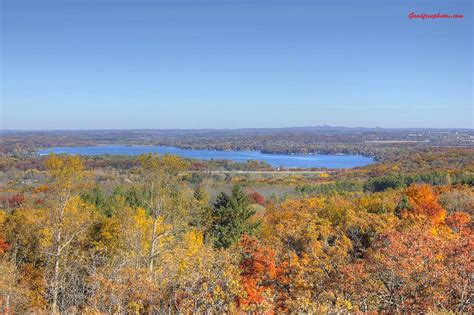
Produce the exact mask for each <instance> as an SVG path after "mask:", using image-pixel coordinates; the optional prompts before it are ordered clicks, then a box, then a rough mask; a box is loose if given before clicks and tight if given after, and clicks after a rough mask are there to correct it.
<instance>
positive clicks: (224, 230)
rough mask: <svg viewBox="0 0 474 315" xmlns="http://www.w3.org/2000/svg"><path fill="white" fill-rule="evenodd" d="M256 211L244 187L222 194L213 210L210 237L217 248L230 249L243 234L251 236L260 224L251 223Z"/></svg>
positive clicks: (234, 188) (237, 187)
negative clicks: (228, 193)
mask: <svg viewBox="0 0 474 315" xmlns="http://www.w3.org/2000/svg"><path fill="white" fill-rule="evenodd" d="M254 214H255V210H254V209H252V207H251V205H250V201H249V198H248V196H247V194H246V193H245V192H244V191H243V189H242V187H240V186H234V187H232V192H231V194H230V195H227V194H226V193H224V192H221V193H220V194H219V195H218V196H217V199H216V202H215V203H214V205H213V208H212V215H211V217H212V218H211V220H212V224H211V227H210V229H209V231H208V237H209V238H211V239H212V241H213V242H214V246H215V247H217V248H228V247H230V246H231V245H233V244H234V243H235V242H237V241H238V240H239V239H240V237H241V236H242V234H244V233H245V234H249V235H251V234H252V233H253V232H254V231H255V230H256V228H257V227H258V226H259V224H260V223H259V222H251V220H250V218H251V217H252V216H253V215H254Z"/></svg>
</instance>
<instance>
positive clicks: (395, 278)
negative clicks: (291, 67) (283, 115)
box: [0, 154, 474, 314]
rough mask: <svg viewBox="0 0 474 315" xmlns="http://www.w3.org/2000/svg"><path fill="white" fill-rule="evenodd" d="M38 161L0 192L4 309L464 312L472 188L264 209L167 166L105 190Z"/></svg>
mask: <svg viewBox="0 0 474 315" xmlns="http://www.w3.org/2000/svg"><path fill="white" fill-rule="evenodd" d="M45 164H46V165H45V167H44V170H42V171H41V172H42V173H41V176H42V177H41V180H40V181H38V182H37V183H34V184H31V187H30V186H22V187H21V189H20V188H18V187H17V188H15V187H12V188H9V190H8V191H7V192H5V193H4V194H3V195H2V197H4V198H3V199H2V201H3V202H2V203H1V205H2V209H1V210H0V313H6V312H10V313H11V312H16V313H20V314H21V313H38V314H42V313H53V314H58V313H65V314H77V313H84V314H129V313H130V314H131V313H134V314H164V313H167V314H244V313H245V314H336V313H338V314H346V313H368V314H375V313H382V314H401V313H409V314H412V313H437V312H453V313H466V314H467V313H473V312H474V308H473V303H472V296H473V294H474V292H473V281H472V280H473V277H472V275H473V274H474V262H473V259H472V253H473V252H474V238H473V235H474V234H473V224H472V217H471V215H472V207H471V205H472V204H474V203H473V200H474V191H473V190H472V186H469V185H442V186H432V185H427V184H421V183H412V184H410V185H406V186H404V187H401V186H400V187H398V186H397V185H392V184H393V181H392V179H393V178H389V179H384V180H375V181H371V182H370V183H369V184H370V185H362V184H361V183H357V182H355V181H354V182H353V181H350V182H349V181H344V182H340V183H329V182H328V183H324V184H322V185H320V186H314V187H312V186H308V187H303V188H300V189H294V187H293V189H294V194H290V193H288V194H285V195H283V194H282V196H273V195H272V197H271V198H268V200H267V201H265V199H264V198H263V196H262V195H261V194H259V193H257V192H255V191H253V190H250V189H248V187H245V186H239V185H234V186H231V185H227V186H225V187H224V186H222V187H221V186H219V185H216V183H215V182H213V181H214V180H216V179H215V178H214V177H209V178H207V179H206V180H203V181H202V182H196V176H195V173H194V172H195V171H194V170H195V169H196V166H194V168H193V171H192V173H191V174H192V175H189V173H187V170H188V167H189V165H188V164H189V163H187V162H186V161H183V160H182V159H181V158H179V157H177V156H169V155H165V156H157V155H151V154H149V155H144V156H141V157H140V158H139V159H138V160H137V161H136V163H135V164H134V165H135V166H134V168H133V169H131V170H130V171H124V172H121V173H117V174H116V175H117V178H115V179H114V180H109V179H110V178H113V177H110V178H109V177H108V176H109V175H110V174H109V173H107V171H104V170H103V169H101V170H100V171H97V170H91V169H88V168H87V166H86V165H85V164H84V163H83V160H82V159H81V158H79V157H64V156H55V155H52V156H49V157H48V158H46V159H45ZM108 171H110V170H108ZM104 173H107V174H106V175H108V176H105V175H104ZM110 173H112V174H115V173H114V172H113V171H110ZM200 175H202V174H200ZM101 176H103V177H101ZM122 176H128V177H129V178H131V179H133V181H132V180H128V181H122V182H121V180H122ZM330 176H332V175H330ZM98 178H106V179H105V180H100V179H98ZM397 178H398V177H397ZM322 180H324V181H327V180H329V179H328V178H327V177H325V178H322ZM124 182H126V184H123V183H124ZM387 183H389V184H390V185H389V186H390V187H389V188H387V189H380V188H381V185H382V184H384V185H388V184H387ZM363 186H367V187H372V188H374V189H362V187H363ZM382 186H383V185H382ZM216 187H217V190H212V189H216ZM246 191H253V192H251V193H247V192H246ZM259 191H264V190H263V189H262V190H259ZM285 191H288V187H286V188H285ZM265 193H266V192H265ZM256 204H258V206H257V205H256Z"/></svg>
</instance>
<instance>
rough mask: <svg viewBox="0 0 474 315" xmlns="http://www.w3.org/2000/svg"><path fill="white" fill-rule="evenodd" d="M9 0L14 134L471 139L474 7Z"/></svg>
mask: <svg viewBox="0 0 474 315" xmlns="http://www.w3.org/2000/svg"><path fill="white" fill-rule="evenodd" d="M0 1H1V4H2V10H1V11H2V16H1V58H2V60H1V83H0V84H1V88H2V90H1V92H2V95H1V126H0V127H1V128H2V129H120V128H240V127H287V126H310V125H323V124H329V125H333V126H367V127H375V126H380V127H467V128H473V119H474V117H473V103H472V102H473V94H472V93H473V92H472V83H473V82H472V75H473V64H472V58H473V56H472V54H473V51H472V50H473V47H472V46H473V39H472V37H473V21H472V13H473V10H472V4H471V2H472V1H469V0H422V1H419V0H384V1H381V0H372V1H366V0H358V1H355V0H326V1H318V0H313V1H301V0H288V1H278V0H275V1H266V0H255V1H237V0H234V1H231V0H216V1H200V0H194V1H183V0H173V1H159V0H157V1H151V0H149V1H144V0H127V1H124V0H122V1H120V0H115V1H111V0H110V1H108V0H94V1H89V0H82V1H79V0H77V1H75V0H61V1H48V0H44V1H40V0H34V1H25V0H0ZM410 12H415V13H447V14H464V15H465V17H464V18H463V19H438V20H409V19H408V14H409V13H410Z"/></svg>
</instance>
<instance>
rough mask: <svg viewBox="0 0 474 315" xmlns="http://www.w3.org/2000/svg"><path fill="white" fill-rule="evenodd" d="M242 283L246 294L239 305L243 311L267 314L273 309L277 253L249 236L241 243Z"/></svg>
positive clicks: (244, 237)
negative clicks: (266, 312)
mask: <svg viewBox="0 0 474 315" xmlns="http://www.w3.org/2000/svg"><path fill="white" fill-rule="evenodd" d="M240 247H241V250H242V258H241V261H240V269H241V270H242V271H241V274H240V275H241V282H242V286H243V288H244V291H245V293H246V296H245V297H241V298H239V299H238V301H237V303H238V305H239V307H240V308H241V309H242V310H245V311H256V312H265V311H269V310H271V309H272V299H271V296H272V295H273V294H272V293H273V279H274V278H275V273H276V267H275V258H274V257H275V253H274V252H273V251H272V250H271V249H268V248H265V247H264V246H263V245H261V244H260V243H259V241H258V240H257V239H256V238H254V237H250V236H247V235H244V236H243V237H242V240H241V242H240Z"/></svg>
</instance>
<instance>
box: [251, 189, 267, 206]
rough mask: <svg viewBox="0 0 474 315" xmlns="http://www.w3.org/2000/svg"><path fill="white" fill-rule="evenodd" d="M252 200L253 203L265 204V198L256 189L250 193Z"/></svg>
mask: <svg viewBox="0 0 474 315" xmlns="http://www.w3.org/2000/svg"><path fill="white" fill-rule="evenodd" d="M249 199H250V202H251V203H253V204H259V205H261V206H264V205H265V198H264V197H263V196H262V195H261V194H259V193H258V192H256V191H253V192H251V193H249Z"/></svg>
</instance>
